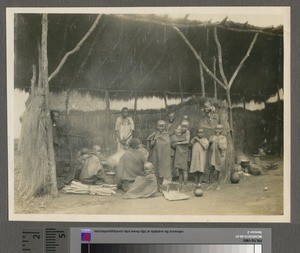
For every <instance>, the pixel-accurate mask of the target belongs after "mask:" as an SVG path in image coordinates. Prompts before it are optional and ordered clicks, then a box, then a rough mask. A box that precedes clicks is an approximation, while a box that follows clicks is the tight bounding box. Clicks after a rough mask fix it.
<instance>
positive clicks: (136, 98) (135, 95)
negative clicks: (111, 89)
mask: <svg viewBox="0 0 300 253" xmlns="http://www.w3.org/2000/svg"><path fill="white" fill-rule="evenodd" d="M137 100H138V95H137V92H134V106H133V108H134V116H136V111H137Z"/></svg>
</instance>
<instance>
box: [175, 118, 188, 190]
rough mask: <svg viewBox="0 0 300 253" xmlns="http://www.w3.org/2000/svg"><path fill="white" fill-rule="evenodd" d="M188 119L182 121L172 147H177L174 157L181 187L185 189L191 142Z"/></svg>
mask: <svg viewBox="0 0 300 253" xmlns="http://www.w3.org/2000/svg"><path fill="white" fill-rule="evenodd" d="M188 127H189V123H188V121H182V122H181V124H180V130H181V131H180V134H178V135H177V136H176V139H175V138H174V139H173V143H172V144H173V145H172V148H173V149H175V157H174V167H175V168H177V169H178V172H179V188H180V189H181V188H182V182H183V188H182V189H183V191H186V190H187V180H188V158H189V157H188V156H189V150H188V145H189V143H190V131H189V130H188Z"/></svg>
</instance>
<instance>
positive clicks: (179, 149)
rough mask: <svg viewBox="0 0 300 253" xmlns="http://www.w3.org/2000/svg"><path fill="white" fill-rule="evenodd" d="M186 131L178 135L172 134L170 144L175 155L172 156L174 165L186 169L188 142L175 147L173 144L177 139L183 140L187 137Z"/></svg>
mask: <svg viewBox="0 0 300 253" xmlns="http://www.w3.org/2000/svg"><path fill="white" fill-rule="evenodd" d="M186 135H187V133H184V134H182V135H180V136H177V135H173V136H172V141H171V145H172V147H173V148H175V156H174V167H175V168H178V169H181V170H187V169H188V159H189V148H188V146H189V144H179V145H177V146H176V147H175V146H174V144H175V143H176V142H179V141H185V140H186V139H187V136H186Z"/></svg>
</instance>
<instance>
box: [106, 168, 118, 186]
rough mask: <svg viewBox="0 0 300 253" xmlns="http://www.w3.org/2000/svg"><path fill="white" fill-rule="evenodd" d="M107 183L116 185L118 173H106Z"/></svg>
mask: <svg viewBox="0 0 300 253" xmlns="http://www.w3.org/2000/svg"><path fill="white" fill-rule="evenodd" d="M105 183H106V184H116V183H117V173H116V172H114V171H107V172H105Z"/></svg>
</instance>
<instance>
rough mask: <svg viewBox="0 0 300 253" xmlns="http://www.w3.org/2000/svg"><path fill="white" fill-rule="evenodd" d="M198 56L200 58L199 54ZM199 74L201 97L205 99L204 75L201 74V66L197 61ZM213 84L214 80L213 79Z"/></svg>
mask: <svg viewBox="0 0 300 253" xmlns="http://www.w3.org/2000/svg"><path fill="white" fill-rule="evenodd" d="M199 56H200V57H201V52H199ZM199 72H200V83H201V93H202V95H201V97H203V98H204V97H205V82H204V73H203V68H202V65H201V63H200V61H199ZM214 82H215V79H214Z"/></svg>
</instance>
